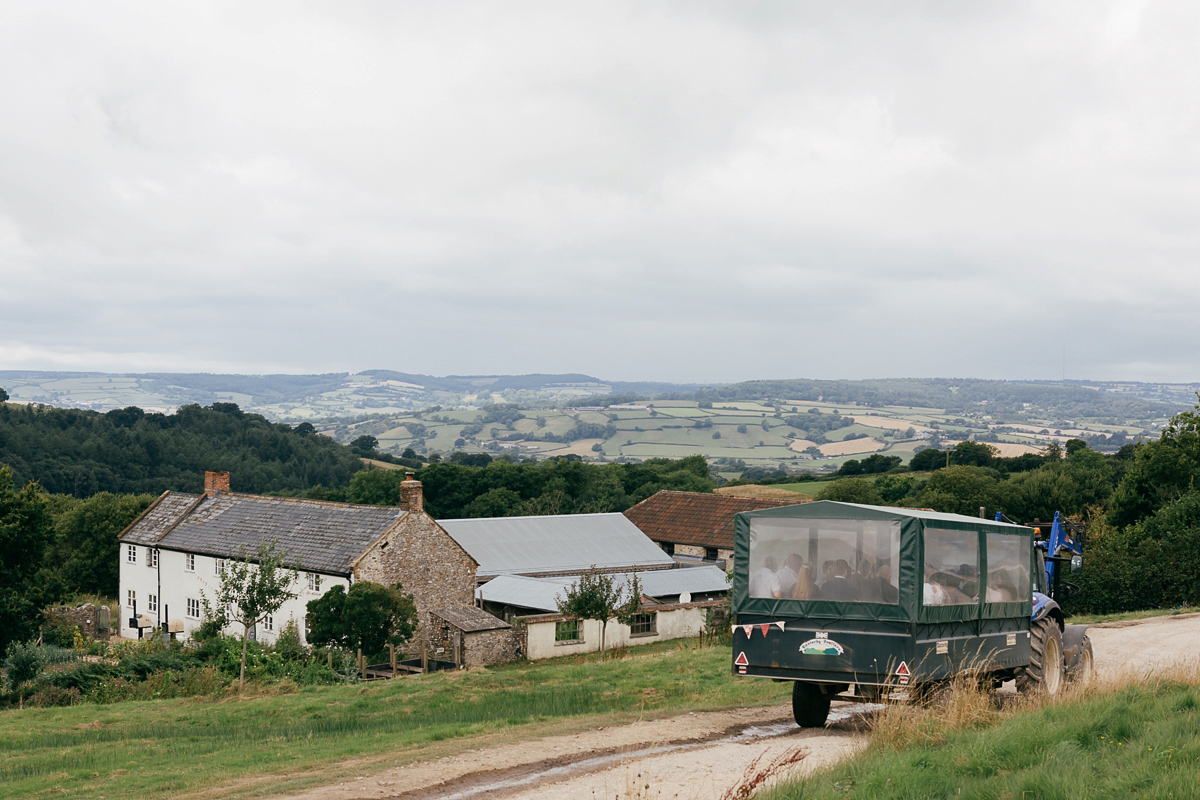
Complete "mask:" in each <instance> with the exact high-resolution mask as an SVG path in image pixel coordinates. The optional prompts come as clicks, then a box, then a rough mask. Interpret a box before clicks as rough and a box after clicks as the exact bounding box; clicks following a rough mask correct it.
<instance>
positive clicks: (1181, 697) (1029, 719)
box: [759, 674, 1200, 800]
mask: <svg viewBox="0 0 1200 800" xmlns="http://www.w3.org/2000/svg"><path fill="white" fill-rule="evenodd" d="M1195 678H1196V676H1195V675H1194V674H1193V675H1191V676H1187V677H1186V678H1185V679H1183V680H1155V681H1151V682H1147V683H1144V684H1134V685H1130V686H1126V687H1124V688H1120V689H1115V690H1114V689H1101V690H1099V691H1097V692H1087V693H1080V694H1077V695H1073V696H1069V697H1068V698H1066V699H1065V700H1064V701H1062V702H1059V703H1055V704H1047V705H1045V706H1043V707H1041V708H1039V709H1036V710H1031V711H1026V712H1016V713H1011V714H1004V715H1002V716H1001V717H1000V718H999V719H998V720H995V719H994V718H992V720H983V721H981V722H979V723H978V727H970V726H968V727H965V728H961V729H958V730H951V731H949V732H946V731H945V729H941V730H937V729H934V728H932V727H931V726H928V725H926V726H922V725H920V724H919V723H915V724H913V725H912V727H911V729H910V731H909V735H908V736H903V735H902V736H900V737H899V739H900V742H897V741H896V739H894V738H893V739H892V740H890V741H884V740H883V739H882V737H879V736H876V735H874V734H873V736H872V743H871V746H870V747H869V748H868V750H867V751H866V752H865V753H864V754H863V755H861V756H859V757H857V758H854V759H852V760H850V761H847V762H844V763H842V764H840V765H838V766H836V767H834V768H832V769H829V770H825V771H822V772H819V773H817V774H816V775H814V776H812V777H810V778H808V779H806V780H799V781H792V782H787V783H784V784H782V785H780V786H779V787H778V788H776V789H775V790H773V791H770V792H765V793H763V794H761V795H759V797H760V798H761V799H762V800H793V798H794V799H795V800H799V798H804V799H805V800H834V798H836V800H908V799H909V798H956V799H957V798H964V800H985V799H986V800H1009V799H1010V798H1011V800H1023V799H1028V800H1058V799H1059V798H1061V799H1062V800H1068V799H1070V800H1074V798H1110V797H1112V798H1115V797H1122V798H1125V797H1134V798H1138V797H1141V798H1145V797H1158V798H1196V797H1200V779H1198V777H1197V776H1200V686H1197V685H1196V681H1195ZM993 721H994V724H991V723H992V722H993ZM905 739H907V741H904V740H905Z"/></svg>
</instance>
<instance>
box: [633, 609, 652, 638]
mask: <svg viewBox="0 0 1200 800" xmlns="http://www.w3.org/2000/svg"><path fill="white" fill-rule="evenodd" d="M657 634H658V614H657V613H656V612H651V613H649V614H637V615H635V616H634V618H633V624H631V625H630V626H629V635H630V636H655V635H657Z"/></svg>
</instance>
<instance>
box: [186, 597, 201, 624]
mask: <svg viewBox="0 0 1200 800" xmlns="http://www.w3.org/2000/svg"><path fill="white" fill-rule="evenodd" d="M187 615H188V617H189V618H191V619H200V601H199V600H197V599H195V598H194V597H189V598H188V599H187Z"/></svg>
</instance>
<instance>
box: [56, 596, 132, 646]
mask: <svg viewBox="0 0 1200 800" xmlns="http://www.w3.org/2000/svg"><path fill="white" fill-rule="evenodd" d="M111 613H112V612H110V611H109V609H108V607H107V606H94V605H92V604H91V603H84V604H83V605H81V606H78V607H75V608H72V607H69V606H56V607H54V608H48V609H46V610H45V612H43V618H44V619H45V625H47V626H59V625H61V626H63V627H66V628H74V627H77V626H78V628H79V632H80V633H82V634H83V635H84V636H90V637H92V638H93V639H107V638H108V637H109V635H111V634H112V632H113V628H114V627H116V621H115V620H113V619H111Z"/></svg>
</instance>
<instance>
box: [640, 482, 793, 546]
mask: <svg viewBox="0 0 1200 800" xmlns="http://www.w3.org/2000/svg"><path fill="white" fill-rule="evenodd" d="M806 502H809V501H808V500H806V499H804V498H800V497H797V498H796V499H795V500H791V499H780V498H774V497H735V496H732V495H726V494H715V493H711V494H710V493H708V492H679V491H674V490H671V489H663V490H662V491H660V492H657V493H655V494H652V495H651V496H650V497H647V498H646V499H645V500H643V501H642V502H640V503H638V504H637V505H636V506H634V507H633V508H631V509H629V510H628V511H626V512H625V516H626V517H628V518H629V520H630V521H631V522H632V523H633V524H634V525H637V526H638V528H640V529H641V530H642V533H644V534H646V535H647V536H649V537H650V538H651V539H653V540H654V541H656V542H673V543H675V544H685V545H692V546H694V547H718V548H724V549H732V548H733V517H734V515H735V514H738V513H740V512H742V511H761V510H762V509H764V508H778V507H780V506H793V505H799V504H800V503H806Z"/></svg>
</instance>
